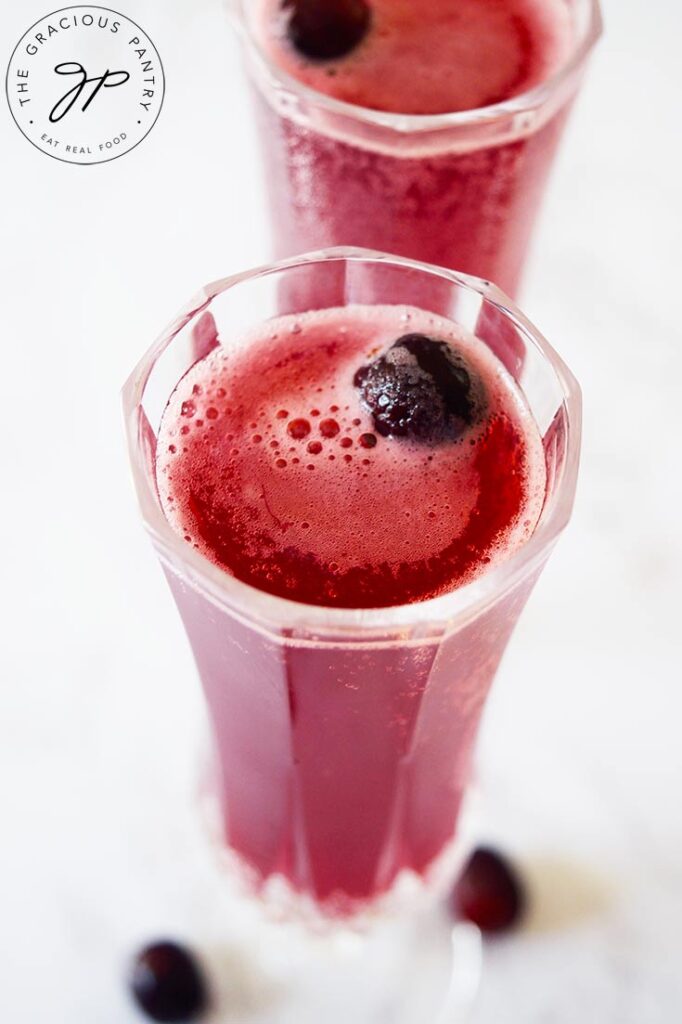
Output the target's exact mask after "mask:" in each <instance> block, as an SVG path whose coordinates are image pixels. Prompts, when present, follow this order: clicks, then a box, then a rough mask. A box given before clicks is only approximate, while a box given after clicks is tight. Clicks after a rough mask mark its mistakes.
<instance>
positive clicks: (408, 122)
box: [227, 0, 604, 135]
mask: <svg viewBox="0 0 682 1024" xmlns="http://www.w3.org/2000/svg"><path fill="white" fill-rule="evenodd" d="M248 3H249V0H227V4H228V11H229V12H230V14H231V17H232V20H233V22H234V24H235V25H236V28H237V32H238V35H239V36H240V38H241V39H242V41H243V43H244V46H245V47H246V49H247V51H248V52H249V54H250V55H251V57H252V58H253V59H254V60H255V62H256V65H257V66H258V67H259V68H260V70H261V72H265V74H266V76H267V78H268V79H269V80H270V82H271V83H278V85H279V86H280V88H283V89H284V90H285V91H286V92H287V93H288V94H289V95H292V96H295V97H301V98H302V99H304V100H305V101H307V102H309V103H311V104H313V105H314V106H316V107H318V108H319V109H322V110H325V111H326V112H328V113H330V114H332V115H334V114H336V115H339V116H343V117H345V118H348V119H349V120H353V121H357V122H360V123H363V124H365V125H369V126H371V127H375V128H379V129H383V130H389V131H393V132H395V133H396V134H397V135H408V134H413V133H414V134H423V133H427V132H437V131H441V130H445V129H454V130H457V129H463V130H466V129H472V128H478V127H480V128H490V127H495V126H499V127H501V128H503V127H504V126H506V125H509V124H513V123H514V122H516V121H517V119H524V118H528V117H529V116H530V115H532V114H533V113H536V112H538V111H540V110H541V109H543V108H544V107H545V106H546V105H547V104H548V103H549V102H550V101H551V100H552V98H553V97H554V96H556V95H557V94H559V95H561V94H562V91H563V89H564V88H565V87H567V86H568V85H570V83H571V82H572V81H573V78H574V77H575V76H576V75H577V74H579V72H580V71H581V69H582V67H583V65H584V64H585V62H586V61H587V59H588V57H589V56H590V53H591V52H592V50H593V49H594V46H595V45H596V43H597V41H598V40H599V38H600V36H601V35H602V32H603V27H604V23H603V18H602V13H601V6H600V0H586V3H587V4H589V22H588V25H587V27H586V30H585V32H584V34H583V35H582V38H580V39H579V40H577V41H576V44H575V45H574V47H573V49H572V51H571V54H570V56H569V58H568V59H567V60H566V61H565V62H564V63H563V64H562V65H561V67H560V68H559V69H558V70H557V71H555V73H554V74H553V75H550V76H549V78H547V79H545V80H544V81H543V82H540V83H539V84H538V85H535V86H533V87H532V88H531V89H527V90H525V91H524V92H521V93H519V94H518V95H517V96H512V97H511V98H510V99H508V100H503V101H502V102H501V103H494V104H491V105H490V106H486V107H476V108H474V109H473V110H459V111H452V112H449V113H444V114H400V113H392V112H389V111H381V110H374V109H372V108H371V107H363V106H361V105H359V104H354V103H347V102H346V101H345V100H339V99H336V98H334V97H333V96H328V95H327V94H326V93H322V92H319V91H318V90H317V89H313V88H311V87H310V86H308V85H305V84H304V83H303V82H300V81H299V80H298V79H297V78H294V77H293V75H290V74H289V73H288V72H286V71H284V70H283V69H282V68H280V67H279V66H278V65H277V64H276V63H275V62H274V61H273V60H271V59H270V57H268V55H267V54H266V53H265V52H264V50H263V48H262V47H261V46H260V45H259V43H258V42H257V40H256V39H255V37H254V33H253V32H252V31H251V29H250V27H249V24H248V18H247V16H246V14H245V6H246V5H248Z"/></svg>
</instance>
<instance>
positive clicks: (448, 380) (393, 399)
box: [354, 334, 480, 443]
mask: <svg viewBox="0 0 682 1024" xmlns="http://www.w3.org/2000/svg"><path fill="white" fill-rule="evenodd" d="M354 383H355V386H356V387H357V388H359V389H360V392H361V394H362V399H363V402H364V404H365V405H366V407H367V408H368V409H369V411H370V412H371V413H372V418H373V420H374V426H375V429H376V431H377V433H379V434H382V435H383V436H389V437H412V438H414V439H415V440H418V441H427V442H430V443H434V442H438V441H441V440H445V439H451V440H452V439H455V438H457V437H459V436H460V435H461V434H463V433H464V431H465V430H466V428H467V427H469V426H471V424H472V423H473V422H474V420H475V419H476V417H477V415H478V413H479V411H480V409H479V407H480V386H479V385H478V384H477V383H476V382H475V381H474V378H473V375H472V373H471V371H470V369H469V368H468V367H467V365H466V363H465V361H464V359H463V357H462V356H461V355H460V353H459V352H457V351H456V350H455V349H454V348H453V347H452V346H451V345H449V344H448V343H447V342H445V341H438V340H437V339H434V338H428V337H426V335H424V334H406V335H404V337H402V338H399V339H398V340H397V341H396V342H395V343H394V344H393V345H392V346H391V348H389V350H388V352H386V353H385V354H384V355H382V356H380V357H379V358H378V359H376V360H375V361H374V362H373V363H370V365H369V366H363V367H361V369H359V370H358V371H357V373H356V374H355V379H354Z"/></svg>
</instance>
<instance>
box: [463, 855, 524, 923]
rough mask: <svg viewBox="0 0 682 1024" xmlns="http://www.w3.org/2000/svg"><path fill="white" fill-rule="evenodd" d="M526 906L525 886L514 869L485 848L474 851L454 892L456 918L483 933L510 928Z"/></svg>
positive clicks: (505, 860) (500, 856)
mask: <svg viewBox="0 0 682 1024" xmlns="http://www.w3.org/2000/svg"><path fill="white" fill-rule="evenodd" d="M525 902H526V898H525V893H524V889H523V884H522V882H521V880H520V878H519V877H518V875H517V873H516V871H515V870H514V868H513V867H512V865H511V864H510V863H509V861H508V860H507V859H506V858H505V857H503V856H502V855H501V854H499V853H496V852H495V850H491V849H487V848H485V847H480V848H479V849H477V850H475V851H474V853H473V854H472V856H471V857H470V859H469V861H468V863H467V865H466V867H465V868H464V870H463V872H462V874H461V875H460V878H459V880H458V882H457V883H456V885H455V888H454V892H453V909H454V910H455V912H456V913H457V915H458V916H460V917H464V918H466V920H467V921H472V922H473V923H474V924H475V925H477V926H478V927H479V928H480V929H481V931H482V932H501V931H506V930H507V929H508V928H511V927H512V926H513V925H515V924H516V923H517V922H518V920H519V919H520V917H521V916H522V914H523V910H524V907H525Z"/></svg>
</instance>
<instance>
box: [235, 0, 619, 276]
mask: <svg viewBox="0 0 682 1024" xmlns="http://www.w3.org/2000/svg"><path fill="white" fill-rule="evenodd" d="M565 2H566V4H567V6H568V7H569V9H570V12H571V16H572V24H573V48H572V52H571V55H570V58H569V60H568V61H567V62H566V64H565V66H564V67H562V69H561V70H560V71H559V72H558V73H557V74H555V75H554V76H553V77H551V78H550V79H548V80H547V81H546V82H544V83H542V84H541V85H539V86H537V87H535V88H533V89H531V90H529V91H528V92H526V93H523V94H522V95H520V96H515V97H514V98H513V99H510V100H508V101H506V102H503V103H499V104H497V105H495V106H490V107H485V108H481V109H478V110H470V111H464V112H460V113H453V114H439V115H435V116H423V115H419V116H407V115H400V114H391V113H382V112H379V111H376V110H370V109H366V108H363V107H358V106H353V105H350V104H348V103H343V102H340V101H338V100H335V99H332V98H331V97H329V96H326V95H323V94H321V93H318V92H316V91H314V90H312V89H310V88H308V87H306V86H304V85H302V84H301V83H300V82H298V81H296V80H295V79H293V78H292V77H290V76H289V75H288V74H287V73H286V72H284V71H283V70H282V69H281V68H279V67H278V66H277V65H276V64H275V63H273V62H272V61H271V60H270V59H269V58H268V57H267V56H266V55H265V54H264V52H263V50H262V49H261V47H260V46H259V43H258V39H257V34H256V32H255V29H254V19H255V16H256V13H257V8H258V6H259V5H258V4H256V3H254V2H253V0H229V4H230V7H231V9H232V11H233V13H234V20H235V22H236V24H237V27H238V29H239V34H240V38H241V40H242V43H243V48H244V52H245V56H246V64H247V68H248V71H249V75H250V78H251V81H252V83H253V85H254V87H255V88H254V95H255V101H256V108H255V109H256V112H257V117H258V121H259V124H260V135H261V145H262V150H263V156H264V167H265V171H266V182H267V187H268V192H269V199H270V210H271V220H272V230H273V235H274V243H275V252H276V255H277V256H278V257H284V256H292V255H294V254H295V253H298V252H302V251H305V250H306V249H316V248H321V247H324V246H330V245H359V246H367V247H369V248H373V249H381V250H384V251H386V252H393V253H396V254H398V255H400V256H407V257H409V258H411V259H416V260H423V261H424V262H428V263H436V264H438V265H440V266H443V267H450V268H452V269H457V270H460V271H464V272H466V273H468V274H476V275H478V276H479V277H483V278H485V279H487V280H490V281H495V282H496V283H497V284H499V285H500V287H502V288H503V289H505V291H507V292H508V293H509V294H510V295H515V294H516V292H517V289H518V286H519V281H520V277H521V271H522V269H523V265H524V261H525V258H526V253H527V249H528V245H529V242H530V238H531V233H532V230H533V226H534V223H535V220H536V216H537V213H538V209H539V206H540V202H541V199H542V196H543V193H544V190H545V185H546V182H547V178H548V175H549V172H550V169H551V166H552V162H553V159H554V155H555V152H556V149H557V146H558V144H559V141H560V139H561V135H562V133H563V130H564V126H565V123H566V119H567V117H568V113H569V110H570V108H571V104H572V101H573V99H574V97H575V95H576V93H577V90H578V87H579V86H580V83H581V80H582V78H583V74H584V71H585V67H586V64H587V60H588V57H589V55H590V53H591V51H592V48H593V46H594V44H595V43H596V41H597V39H598V38H599V35H600V33H601V19H600V12H599V6H598V0H565Z"/></svg>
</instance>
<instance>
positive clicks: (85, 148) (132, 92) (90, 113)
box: [6, 5, 165, 164]
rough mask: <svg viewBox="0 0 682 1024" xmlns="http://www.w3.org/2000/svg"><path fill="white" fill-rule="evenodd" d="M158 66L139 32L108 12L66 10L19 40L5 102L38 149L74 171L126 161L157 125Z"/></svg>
mask: <svg viewBox="0 0 682 1024" xmlns="http://www.w3.org/2000/svg"><path fill="white" fill-rule="evenodd" d="M164 84H165V83H164V74H163V66H162V64H161V58H160V57H159V54H158V51H157V49H156V47H155V46H154V44H153V42H152V41H151V39H150V38H149V36H148V35H147V34H146V32H143V30H142V29H141V28H140V26H139V25H136V24H135V22H134V21H131V20H130V18H126V17H125V16H124V15H122V14H118V13H117V12H116V11H112V10H110V9H109V8H108V7H92V6H89V5H83V6H79V7H65V8H63V9H62V10H60V11H55V12H54V14H48V15H46V16H45V17H44V18H41V19H40V21H37V22H36V23H35V25H33V26H31V28H30V29H29V30H28V32H26V33H25V35H24V36H22V38H21V39H20V40H19V42H18V43H17V46H16V48H15V50H14V53H13V54H12V57H11V59H10V62H9V67H8V69H7V82H6V85H7V99H8V102H9V106H10V110H11V112H12V116H13V118H14V120H15V121H16V123H17V125H18V127H19V129H20V130H21V132H22V133H23V134H24V135H25V136H26V138H27V139H28V141H29V142H31V143H32V144H33V145H34V146H36V148H37V149H40V150H42V152H43V153H47V154H48V155H49V156H53V157H55V158H56V159H57V160H63V161H65V162H66V163H70V164H101V163H104V162H105V161H107V160H115V159H116V157H119V156H123V154H124V153H129V152H130V150H131V149H134V148H135V146H137V145H139V143H140V142H142V140H143V139H144V137H145V136H146V135H148V134H149V132H150V131H151V129H152V128H153V127H154V124H155V123H156V119H157V118H158V116H159V113H160V112H161V106H162V104H163V94H164Z"/></svg>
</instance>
